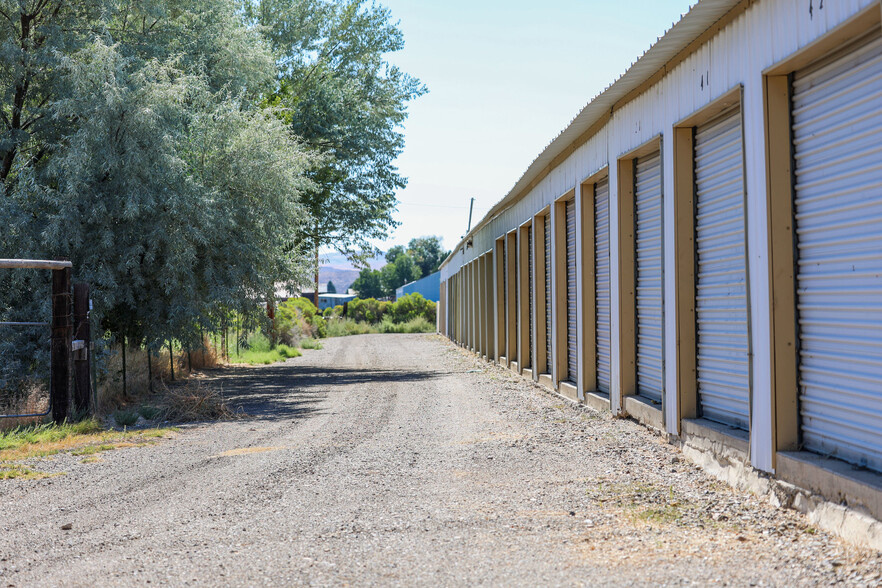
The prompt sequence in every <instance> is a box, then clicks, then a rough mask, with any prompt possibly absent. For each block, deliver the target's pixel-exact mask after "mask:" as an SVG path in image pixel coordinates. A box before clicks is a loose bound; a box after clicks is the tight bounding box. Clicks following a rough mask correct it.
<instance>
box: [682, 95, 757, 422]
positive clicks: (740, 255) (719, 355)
mask: <svg viewBox="0 0 882 588" xmlns="http://www.w3.org/2000/svg"><path fill="white" fill-rule="evenodd" d="M743 159H744V158H743V151H742V134H741V109H740V108H739V107H737V106H736V107H735V108H734V109H732V110H730V111H727V112H725V113H723V114H721V115H720V116H719V117H717V118H716V119H714V120H711V121H709V122H708V123H706V124H704V125H701V126H699V127H698V128H697V129H696V131H695V198H696V200H695V207H696V209H695V211H696V214H695V251H696V270H697V275H696V284H695V287H696V293H695V317H696V335H697V349H698V362H697V367H698V399H699V404H700V406H701V415H702V416H703V417H704V418H707V419H710V420H712V421H717V422H721V423H725V424H728V425H732V426H735V427H740V428H743V429H747V428H749V426H750V344H749V335H748V323H747V257H746V255H745V251H746V247H745V233H744V227H745V223H744V170H743Z"/></svg>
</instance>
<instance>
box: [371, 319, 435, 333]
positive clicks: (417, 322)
mask: <svg viewBox="0 0 882 588" xmlns="http://www.w3.org/2000/svg"><path fill="white" fill-rule="evenodd" d="M380 332H381V333H434V332H435V323H430V322H429V321H427V320H426V319H425V318H423V317H421V316H419V317H417V318H415V319H412V320H409V321H407V322H406V323H395V322H392V320H391V319H389V318H388V317H386V319H385V320H383V322H382V323H380Z"/></svg>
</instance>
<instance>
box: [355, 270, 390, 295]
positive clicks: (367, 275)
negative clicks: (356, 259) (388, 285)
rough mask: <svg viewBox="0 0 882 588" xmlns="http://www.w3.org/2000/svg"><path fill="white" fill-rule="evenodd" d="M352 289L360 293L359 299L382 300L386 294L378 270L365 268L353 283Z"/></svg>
mask: <svg viewBox="0 0 882 588" xmlns="http://www.w3.org/2000/svg"><path fill="white" fill-rule="evenodd" d="M352 289H353V290H355V291H356V292H358V297H359V298H363V299H364V298H382V297H383V296H385V294H386V292H385V290H383V282H382V280H381V278H380V272H379V271H378V270H374V269H370V268H364V269H363V270H361V273H359V275H358V278H356V279H355V281H354V282H353V283H352Z"/></svg>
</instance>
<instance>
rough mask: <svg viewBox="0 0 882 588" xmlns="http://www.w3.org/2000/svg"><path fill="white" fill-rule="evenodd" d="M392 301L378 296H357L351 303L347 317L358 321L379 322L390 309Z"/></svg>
mask: <svg viewBox="0 0 882 588" xmlns="http://www.w3.org/2000/svg"><path fill="white" fill-rule="evenodd" d="M391 305H392V303H391V302H385V301H380V300H377V299H376V298H365V299H364V300H362V299H360V298H356V299H355V300H353V301H352V302H350V303H349V312H348V313H347V315H346V317H347V318H351V319H352V320H354V321H356V322H363V323H369V324H375V323H379V322H380V321H382V320H383V316H385V314H386V313H387V312H388V311H389V307H390V306H391Z"/></svg>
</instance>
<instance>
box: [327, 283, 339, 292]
mask: <svg viewBox="0 0 882 588" xmlns="http://www.w3.org/2000/svg"><path fill="white" fill-rule="evenodd" d="M336 293H337V287H336V286H335V285H334V282H332V281H331V280H328V294H336Z"/></svg>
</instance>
